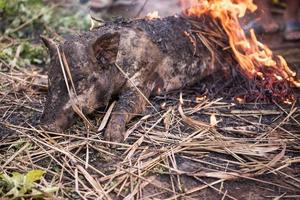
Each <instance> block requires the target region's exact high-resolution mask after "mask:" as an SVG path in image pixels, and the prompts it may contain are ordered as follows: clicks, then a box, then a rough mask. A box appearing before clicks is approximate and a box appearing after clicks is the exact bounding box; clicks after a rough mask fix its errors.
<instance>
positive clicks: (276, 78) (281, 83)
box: [181, 0, 300, 101]
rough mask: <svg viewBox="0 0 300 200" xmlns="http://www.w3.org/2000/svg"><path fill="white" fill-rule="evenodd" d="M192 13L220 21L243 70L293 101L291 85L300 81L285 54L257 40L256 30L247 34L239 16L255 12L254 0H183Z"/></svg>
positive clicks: (278, 97) (266, 86)
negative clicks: (206, 15)
mask: <svg viewBox="0 0 300 200" xmlns="http://www.w3.org/2000/svg"><path fill="white" fill-rule="evenodd" d="M181 3H182V6H183V7H184V9H185V14H186V15H188V16H200V15H202V14H209V15H210V16H211V17H213V18H214V19H216V20H218V21H220V23H221V25H222V27H223V29H224V30H225V32H226V34H227V35H228V38H229V45H230V47H231V49H232V51H233V53H234V56H235V58H236V60H237V61H238V63H239V65H240V68H239V71H240V72H241V73H242V74H243V75H244V76H245V77H247V78H248V79H250V80H255V82H256V85H257V87H260V88H261V89H264V90H267V91H269V92H270V93H272V96H274V97H276V98H277V99H280V100H282V101H286V100H287V99H289V100H292V99H293V95H291V94H290V92H289V89H288V88H289V86H290V85H292V86H295V87H300V81H299V80H297V79H296V73H295V72H293V71H292V70H291V69H290V68H289V66H288V65H287V62H286V61H285V59H284V58H283V57H282V56H277V55H274V54H273V52H272V51H271V49H270V48H268V47H267V46H266V45H264V44H263V43H261V42H259V41H258V40H257V37H256V35H255V33H254V31H253V30H251V31H250V36H247V35H246V34H245V32H244V30H243V29H242V28H241V25H240V23H239V18H241V17H243V16H245V14H246V11H247V10H249V11H251V12H254V11H255V10H256V9H257V6H256V5H255V4H254V3H253V1H252V0H181Z"/></svg>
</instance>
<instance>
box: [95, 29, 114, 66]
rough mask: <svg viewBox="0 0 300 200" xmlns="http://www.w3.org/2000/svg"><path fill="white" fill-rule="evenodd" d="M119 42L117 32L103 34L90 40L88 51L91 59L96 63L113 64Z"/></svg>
mask: <svg viewBox="0 0 300 200" xmlns="http://www.w3.org/2000/svg"><path fill="white" fill-rule="evenodd" d="M119 43H120V34H119V33H108V34H104V35H102V36H101V37H99V38H97V39H96V40H94V41H92V44H91V45H90V51H91V54H90V55H91V56H92V60H93V61H94V62H95V63H96V62H97V63H100V62H101V63H102V64H104V65H105V64H113V63H114V62H115V61H116V59H117V54H118V49H119Z"/></svg>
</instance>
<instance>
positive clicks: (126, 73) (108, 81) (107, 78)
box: [41, 15, 235, 142]
mask: <svg viewBox="0 0 300 200" xmlns="http://www.w3.org/2000/svg"><path fill="white" fill-rule="evenodd" d="M200 33H201V34H200ZM44 43H45V44H46V46H47V47H48V49H49V52H50V57H51V63H50V67H49V70H48V76H49V92H48V95H47V98H46V103H45V108H44V112H43V115H42V118H41V122H42V124H44V125H45V126H46V127H47V128H48V129H50V130H55V131H58V130H64V129H66V128H68V127H69V126H70V125H71V124H72V122H73V121H74V119H75V112H74V110H73V107H72V104H74V103H75V104H76V105H78V106H79V107H80V108H81V109H82V112H83V113H84V114H89V113H92V112H93V111H94V110H95V109H97V108H100V107H103V106H107V105H108V104H109V102H110V100H111V98H112V97H117V99H118V100H117V103H116V105H115V107H114V109H113V112H112V114H111V116H110V120H109V122H108V125H107V127H106V129H105V133H104V136H105V138H106V139H107V140H110V141H114V142H121V141H122V140H123V139H124V133H125V131H126V123H128V122H129V121H130V120H131V119H132V118H133V117H134V116H135V115H136V114H139V113H142V112H143V110H144V109H145V106H146V105H147V102H148V101H147V98H148V97H149V96H150V95H159V94H162V93H165V92H168V91H171V90H175V89H180V88H183V87H185V86H189V85H192V84H194V83H196V82H197V81H199V80H201V79H202V78H204V77H206V76H208V75H211V74H213V73H215V72H216V71H219V70H222V69H223V70H228V69H229V66H232V65H235V64H234V63H235V61H234V59H233V58H232V56H231V55H232V54H231V51H230V50H228V48H227V50H224V49H223V47H227V46H228V41H227V37H226V34H225V33H224V31H223V30H222V29H221V28H220V26H219V25H218V23H217V22H215V21H213V20H212V19H211V18H210V17H208V16H202V17H201V18H197V19H190V18H186V17H184V16H179V15H178V16H171V17H166V18H162V19H159V18H158V19H147V18H145V19H137V20H132V21H126V20H118V21H115V22H112V23H108V24H106V25H105V26H103V27H100V28H97V29H96V30H92V31H88V32H85V33H83V34H80V35H77V36H72V38H69V39H67V40H66V41H64V42H63V43H62V44H59V45H56V44H54V43H53V42H52V41H51V40H49V39H44ZM58 49H59V51H58ZM58 52H63V54H64V55H65V58H66V62H67V63H68V66H69V69H70V74H71V76H72V81H73V83H74V87H75V91H76V95H75V97H74V98H72V97H70V95H69V93H68V90H67V87H66V82H65V79H64V76H63V71H62V67H61V62H60V59H59V57H60V55H59V53H58ZM68 81H69V82H70V80H68ZM70 98H72V99H70Z"/></svg>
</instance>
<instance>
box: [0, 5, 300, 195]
mask: <svg viewBox="0 0 300 200" xmlns="http://www.w3.org/2000/svg"><path fill="white" fill-rule="evenodd" d="M150 2H151V1H150ZM155 5H158V4H155ZM166 7H168V6H166ZM281 38H282V37H281V33H278V34H275V35H271V36H263V37H262V38H261V39H262V40H263V41H264V42H265V43H267V44H269V46H270V47H271V48H272V49H274V50H275V52H276V53H280V54H282V55H284V56H285V57H286V59H287V61H288V62H289V64H290V65H291V66H292V67H294V69H295V70H296V71H299V73H298V75H299V74H300V60H299V55H300V42H286V41H283V40H282V39H281ZM0 69H1V76H0V85H2V87H3V88H4V87H5V88H6V89H5V90H0V103H1V104H0V170H1V171H3V172H5V173H11V172H14V171H20V172H26V171H29V170H31V169H42V170H45V171H46V175H45V177H44V179H43V180H42V182H41V185H44V186H49V185H55V186H59V188H60V189H59V191H58V192H56V193H55V194H54V195H53V198H54V199H55V198H56V199H58V198H61V199H207V200H209V199H211V200H215V199H247V200H259V199H300V177H299V175H300V145H299V144H300V105H299V93H300V92H299V89H295V91H294V92H295V94H296V96H297V102H295V103H294V104H292V105H284V104H277V103H275V102H274V103H262V102H251V103H244V104H238V103H237V102H236V101H235V97H236V95H237V94H242V93H243V92H245V90H246V88H247V84H249V83H248V82H247V81H245V80H243V79H241V78H240V77H234V78H230V79H224V78H221V77H222V76H219V75H218V74H216V75H214V76H212V77H208V78H207V79H205V80H203V81H202V82H200V83H199V84H197V85H195V86H193V87H190V88H185V89H182V90H178V91H174V92H171V93H169V94H166V95H162V96H155V97H152V98H151V99H150V101H151V103H152V104H153V105H154V107H155V108H156V110H158V112H156V111H155V110H154V109H153V108H152V107H150V106H149V107H148V108H147V111H145V113H143V114H141V116H137V117H136V118H135V119H134V120H133V121H132V122H130V124H129V125H128V127H127V128H128V131H127V133H128V135H129V136H128V138H127V140H126V141H125V143H124V144H117V148H116V149H110V148H108V147H107V143H108V142H106V141H104V140H103V135H102V132H97V131H94V130H89V129H87V128H86V127H85V126H84V124H83V123H82V122H81V121H80V120H79V119H78V120H77V123H76V124H75V125H74V126H73V127H72V128H70V129H69V130H67V131H65V132H63V133H53V132H47V131H44V130H42V129H41V127H40V126H39V118H40V116H41V113H42V110H43V103H44V101H45V96H46V92H47V86H46V85H44V84H43V83H44V81H45V79H46V78H47V77H46V70H45V68H37V67H28V68H26V69H24V70H22V71H13V72H8V71H9V68H8V66H6V65H4V64H1V65H0ZM105 113H106V110H98V111H97V112H96V113H95V114H93V115H91V116H88V118H89V120H91V121H92V123H93V124H94V125H95V126H97V127H99V126H100V124H101V123H102V121H103V119H104V115H105Z"/></svg>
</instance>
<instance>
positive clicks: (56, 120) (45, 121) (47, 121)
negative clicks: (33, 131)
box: [41, 110, 74, 132]
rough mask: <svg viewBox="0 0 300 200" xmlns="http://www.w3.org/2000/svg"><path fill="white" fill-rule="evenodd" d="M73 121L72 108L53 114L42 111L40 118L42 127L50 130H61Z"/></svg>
mask: <svg viewBox="0 0 300 200" xmlns="http://www.w3.org/2000/svg"><path fill="white" fill-rule="evenodd" d="M52 112H54V111H52ZM73 123H74V112H73V111H72V110H67V111H65V112H61V113H54V115H53V116H50V115H49V114H47V113H45V112H44V113H43V115H42V118H41V126H42V128H43V129H45V130H48V131H52V132H62V131H64V130H66V129H68V128H69V127H70V126H72V124H73Z"/></svg>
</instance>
